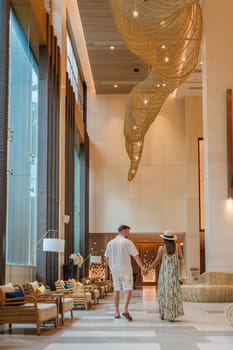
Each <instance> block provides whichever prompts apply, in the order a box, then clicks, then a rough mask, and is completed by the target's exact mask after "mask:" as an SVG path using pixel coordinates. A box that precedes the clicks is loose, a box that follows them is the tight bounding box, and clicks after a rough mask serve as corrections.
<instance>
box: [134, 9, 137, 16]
mask: <svg viewBox="0 0 233 350" xmlns="http://www.w3.org/2000/svg"><path fill="white" fill-rule="evenodd" d="M133 16H134V17H138V11H137V10H136V9H135V10H133Z"/></svg>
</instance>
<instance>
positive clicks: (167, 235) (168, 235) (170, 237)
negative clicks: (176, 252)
mask: <svg viewBox="0 0 233 350" xmlns="http://www.w3.org/2000/svg"><path fill="white" fill-rule="evenodd" d="M160 237H161V238H163V239H167V240H168V241H176V240H177V236H176V235H174V234H173V233H172V232H170V231H164V233H163V234H162V235H160Z"/></svg>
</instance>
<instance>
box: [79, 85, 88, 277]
mask: <svg viewBox="0 0 233 350" xmlns="http://www.w3.org/2000/svg"><path fill="white" fill-rule="evenodd" d="M83 93H84V96H83V121H84V125H85V130H84V143H83V144H82V145H81V147H80V251H81V254H82V255H83V256H84V257H86V256H88V254H89V156H90V154H89V153H90V152H89V144H90V140H89V136H88V133H87V130H86V123H87V90H86V84H85V83H84V85H83ZM82 274H83V275H86V276H88V264H85V266H84V269H82Z"/></svg>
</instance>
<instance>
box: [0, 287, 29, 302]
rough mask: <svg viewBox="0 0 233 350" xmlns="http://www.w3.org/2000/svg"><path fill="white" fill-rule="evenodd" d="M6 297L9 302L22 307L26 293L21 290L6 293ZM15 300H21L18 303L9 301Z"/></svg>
mask: <svg viewBox="0 0 233 350" xmlns="http://www.w3.org/2000/svg"><path fill="white" fill-rule="evenodd" d="M5 297H6V299H7V301H8V302H12V303H13V304H15V303H17V305H22V304H24V301H25V299H24V293H23V291H22V290H21V289H17V290H14V292H6V293H5ZM13 298H19V300H18V301H16V300H9V299H13ZM19 302H20V304H19ZM21 302H22V304H21ZM12 306H13V305H12Z"/></svg>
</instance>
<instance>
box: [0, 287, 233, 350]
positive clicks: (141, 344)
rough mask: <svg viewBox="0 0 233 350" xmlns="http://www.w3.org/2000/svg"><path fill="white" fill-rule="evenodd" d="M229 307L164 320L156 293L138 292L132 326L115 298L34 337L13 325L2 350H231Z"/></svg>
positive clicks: (188, 310) (198, 308)
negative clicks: (117, 309) (118, 310)
mask: <svg viewBox="0 0 233 350" xmlns="http://www.w3.org/2000/svg"><path fill="white" fill-rule="evenodd" d="M227 305H228V304H194V303H184V309H185V315H184V316H183V317H180V318H179V319H178V320H177V321H176V322H174V323H169V322H167V321H161V320H160V317H159V313H158V305H157V301H156V293H155V290H154V289H153V288H151V287H146V288H144V289H143V290H135V291H134V292H133V299H132V303H131V308H130V312H131V314H132V316H133V318H134V321H133V322H128V321H126V320H124V319H123V318H121V319H119V320H116V319H114V307H113V295H109V296H107V297H106V298H104V299H101V301H100V304H99V305H97V306H96V307H95V308H94V307H93V309H92V310H90V311H84V310H76V311H75V312H74V315H75V319H73V320H70V318H69V315H68V314H67V318H66V320H65V326H64V327H59V328H58V329H54V328H53V326H50V325H48V326H47V327H45V328H44V329H42V331H41V336H40V337H38V336H37V335H36V331H35V327H34V326H28V327H26V328H23V327H22V326H21V325H14V326H13V330H12V334H9V332H8V329H7V327H5V328H4V329H3V330H2V332H1V334H0V350H2V349H7V350H11V349H12V350H13V349H25V350H26V349H38V350H74V349H75V350H76V349H79V350H84V349H85V350H107V349H109V350H129V349H134V350H217V349H218V350H219V349H221V350H232V349H233V329H232V328H231V327H230V325H229V324H228V322H227V320H226V318H225V315H224V311H225V309H226V307H227Z"/></svg>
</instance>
